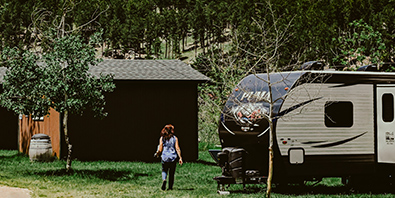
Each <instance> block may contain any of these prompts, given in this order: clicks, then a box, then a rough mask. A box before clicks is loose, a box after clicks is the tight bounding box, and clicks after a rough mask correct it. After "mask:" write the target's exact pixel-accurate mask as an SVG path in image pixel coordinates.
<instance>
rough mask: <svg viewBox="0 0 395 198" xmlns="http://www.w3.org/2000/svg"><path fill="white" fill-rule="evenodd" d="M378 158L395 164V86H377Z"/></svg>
mask: <svg viewBox="0 0 395 198" xmlns="http://www.w3.org/2000/svg"><path fill="white" fill-rule="evenodd" d="M376 101H377V158H378V162H379V163H395V113H394V112H395V86H393V85H392V86H388V85H377V98H376Z"/></svg>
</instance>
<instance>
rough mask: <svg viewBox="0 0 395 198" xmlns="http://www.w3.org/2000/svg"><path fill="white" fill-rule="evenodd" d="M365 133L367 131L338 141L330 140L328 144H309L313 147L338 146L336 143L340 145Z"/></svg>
mask: <svg viewBox="0 0 395 198" xmlns="http://www.w3.org/2000/svg"><path fill="white" fill-rule="evenodd" d="M366 133H368V132H367V131H366V132H364V133H361V134H359V135H357V136H355V137H352V138H348V139H345V140H340V141H337V142H332V143H328V144H320V145H315V146H311V147H314V148H325V147H333V146H338V145H341V144H345V143H347V142H350V141H352V140H355V139H357V138H359V137H361V136H363V135H365V134H366Z"/></svg>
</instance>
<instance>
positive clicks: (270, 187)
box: [266, 120, 274, 198]
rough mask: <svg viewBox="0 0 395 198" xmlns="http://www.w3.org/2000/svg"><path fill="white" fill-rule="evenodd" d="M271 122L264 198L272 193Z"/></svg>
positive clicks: (271, 123)
mask: <svg viewBox="0 0 395 198" xmlns="http://www.w3.org/2000/svg"><path fill="white" fill-rule="evenodd" d="M273 130H274V129H273V122H272V120H271V121H270V134H269V172H268V176H267V182H266V184H267V189H266V197H267V198H270V194H271V192H272V180H273V168H274V167H273V160H274V153H273V142H274V141H273V139H274V131H273Z"/></svg>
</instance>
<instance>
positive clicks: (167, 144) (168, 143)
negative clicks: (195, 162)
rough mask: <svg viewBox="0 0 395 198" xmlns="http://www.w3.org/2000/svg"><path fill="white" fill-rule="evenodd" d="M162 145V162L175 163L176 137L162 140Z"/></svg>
mask: <svg viewBox="0 0 395 198" xmlns="http://www.w3.org/2000/svg"><path fill="white" fill-rule="evenodd" d="M162 144H163V151H162V161H164V162H174V161H175V160H176V159H177V152H176V136H173V137H171V138H170V139H168V140H165V139H164V138H162Z"/></svg>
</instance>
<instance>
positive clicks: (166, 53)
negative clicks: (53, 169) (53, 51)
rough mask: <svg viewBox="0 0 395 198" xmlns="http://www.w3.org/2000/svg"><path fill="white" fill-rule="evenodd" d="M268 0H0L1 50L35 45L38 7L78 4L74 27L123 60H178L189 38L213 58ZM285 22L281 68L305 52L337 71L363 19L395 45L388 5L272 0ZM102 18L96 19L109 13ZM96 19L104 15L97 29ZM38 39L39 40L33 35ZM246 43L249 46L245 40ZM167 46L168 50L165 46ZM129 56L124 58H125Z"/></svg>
mask: <svg viewBox="0 0 395 198" xmlns="http://www.w3.org/2000/svg"><path fill="white" fill-rule="evenodd" d="M267 1H268V0H258V1H251V0H243V1H230V0H222V1H218V0H182V1H173V0H161V1H159V0H143V1H137V0H130V1H121V0H112V1H104V0H93V1H70V0H61V1H53V2H49V1H43V0H35V1H28V2H25V1H10V0H1V1H0V3H1V4H0V5H1V7H0V38H1V41H2V42H1V47H4V46H10V47H14V46H18V47H19V48H22V47H25V48H26V47H27V48H29V47H34V46H33V45H32V44H33V40H32V39H31V36H32V35H31V31H26V30H27V29H29V27H30V25H31V22H32V16H31V13H32V12H33V11H34V10H37V9H38V8H40V9H43V10H51V12H52V13H53V16H57V15H59V14H61V13H62V12H63V11H62V10H63V8H64V7H67V6H70V4H72V5H73V6H74V8H73V9H72V11H71V12H72V13H70V14H68V19H67V23H68V24H71V26H70V27H73V26H74V27H81V28H79V31H78V34H79V35H81V36H82V37H84V38H85V39H88V38H89V36H91V35H92V34H93V33H94V32H95V31H97V30H98V29H104V34H103V38H104V42H105V43H106V44H107V45H106V46H107V47H108V48H109V49H118V50H120V51H121V52H122V53H123V54H124V53H126V52H134V53H136V54H146V55H147V57H148V58H159V57H162V58H178V57H179V56H180V54H181V53H182V52H183V50H188V48H191V46H186V43H187V42H186V40H187V38H193V39H194V41H193V42H194V46H193V47H200V48H203V49H204V52H207V50H208V49H210V48H211V46H217V45H218V44H219V43H223V42H225V41H227V39H228V33H227V32H228V31H231V32H245V33H248V32H254V31H257V30H256V29H255V28H256V27H254V25H252V24H253V22H254V20H261V19H263V18H264V17H267V16H268V15H267V13H266V11H265V3H266V2H267ZM271 3H272V4H273V6H272V7H273V10H274V11H275V13H276V16H275V17H277V18H278V20H279V22H283V23H284V24H286V23H287V22H288V21H290V20H291V19H292V20H293V26H292V29H293V31H292V34H293V40H292V42H291V43H289V44H287V46H286V47H284V48H282V49H281V51H282V53H281V56H280V60H279V61H280V62H282V63H283V64H287V63H288V62H289V61H290V60H291V61H296V60H295V58H294V54H295V53H296V52H300V51H303V52H304V53H303V55H304V56H303V60H304V61H310V60H324V61H327V64H329V65H333V64H335V63H333V62H332V60H333V58H334V57H335V56H337V52H335V53H333V50H334V49H338V48H339V43H338V42H333V41H332V38H338V37H339V35H340V33H342V32H351V31H352V29H353V27H350V26H349V25H348V24H349V23H352V22H353V21H355V20H360V19H362V20H363V21H364V22H365V23H366V24H368V25H369V26H371V27H372V28H373V29H374V30H375V31H378V32H380V33H381V34H382V42H383V43H384V44H385V46H387V49H393V48H394V47H395V39H394V36H395V33H394V32H395V21H394V18H395V13H394V12H393V10H394V9H395V5H394V4H393V3H391V2H388V1H385V0H378V1H377V0H366V1H361V0H358V1H354V0H345V1H344V0H323V1H311V0H295V1H292V2H289V1H284V0H280V1H272V2H271ZM104 10H106V11H105V12H104V13H103V14H101V15H98V13H101V12H103V11H104ZM92 16H98V17H97V18H96V20H94V22H92V23H87V22H88V21H90V20H92ZM33 36H34V35H33ZM245 36H246V38H244V36H242V35H239V40H240V41H243V40H245V41H248V40H249V38H248V36H247V35H245ZM162 44H163V45H162ZM392 56H393V50H388V52H387V53H385V54H383V60H384V61H391V60H392ZM121 58H123V57H121Z"/></svg>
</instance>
